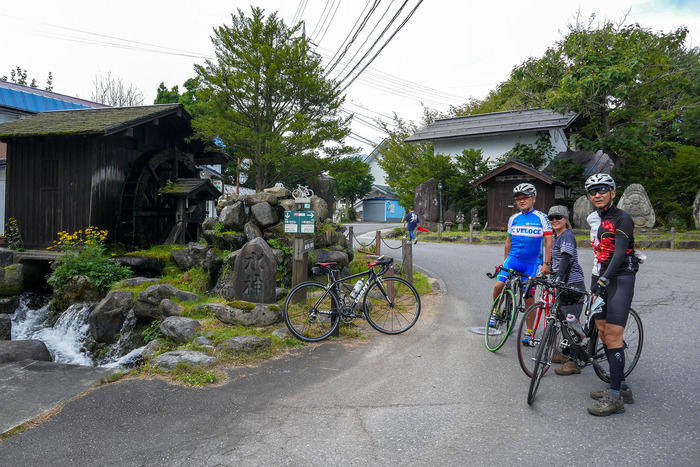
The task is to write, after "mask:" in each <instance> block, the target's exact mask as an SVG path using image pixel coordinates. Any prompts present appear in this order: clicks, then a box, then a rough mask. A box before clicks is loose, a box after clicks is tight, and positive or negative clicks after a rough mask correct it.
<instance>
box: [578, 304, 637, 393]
mask: <svg viewBox="0 0 700 467" xmlns="http://www.w3.org/2000/svg"><path fill="white" fill-rule="evenodd" d="M643 344H644V328H643V327H642V320H641V318H640V317H639V314H638V313H637V312H636V311H634V310H633V309H632V308H630V313H629V316H628V317H627V324H626V325H625V331H624V333H623V334H622V346H623V349H624V352H625V373H624V375H625V378H626V377H627V376H628V375H629V374H630V373H632V370H634V367H635V366H637V363H638V362H639V357H640V356H641V355H642V345H643ZM588 348H589V351H590V349H594V350H595V351H594V352H593V353H592V355H593V357H594V358H595V360H596V361H597V362H598V364H599V365H600V366H601V367H602V368H603V371H601V370H599V369H598V368H597V367H596V366H593V369H594V370H595V374H596V375H598V378H600V379H601V380H603V381H604V382H606V383H609V382H610V365H609V364H608V359H607V358H606V356H605V351H604V350H603V343H602V342H600V337H599V335H598V333H597V332H596V333H595V334H594V336H593V338H592V339H591V341H590V343H589V347H588Z"/></svg>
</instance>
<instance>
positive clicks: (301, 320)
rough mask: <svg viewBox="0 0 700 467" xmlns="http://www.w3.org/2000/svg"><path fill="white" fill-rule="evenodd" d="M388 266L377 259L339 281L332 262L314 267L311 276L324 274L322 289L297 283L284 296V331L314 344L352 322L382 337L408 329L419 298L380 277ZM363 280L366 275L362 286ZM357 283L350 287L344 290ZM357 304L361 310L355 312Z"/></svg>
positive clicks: (401, 282)
mask: <svg viewBox="0 0 700 467" xmlns="http://www.w3.org/2000/svg"><path fill="white" fill-rule="evenodd" d="M393 261H394V258H385V257H384V256H380V257H379V258H377V259H376V260H374V261H371V262H369V263H367V266H369V270H367V271H365V272H361V273H358V274H353V275H350V276H347V277H344V278H340V277H339V276H340V271H338V270H337V269H334V266H335V265H336V263H316V264H315V265H314V267H313V268H312V272H313V274H314V275H318V276H320V275H326V277H327V284H322V283H321V282H316V281H307V282H302V283H301V284H298V285H297V286H296V287H294V288H293V289H292V290H291V291H290V292H289V295H287V298H286V300H285V302H284V322H285V324H286V325H287V328H288V329H289V332H291V333H292V335H294V337H296V338H297V339H300V340H303V341H307V342H317V341H321V340H323V339H326V338H328V337H329V336H330V335H331V334H333V332H334V331H335V330H336V329H337V328H338V326H339V325H340V322H341V321H342V322H343V323H346V324H349V323H352V322H353V321H355V319H357V318H361V319H366V320H367V322H368V323H369V324H370V325H371V326H372V327H373V328H374V329H376V330H377V331H379V332H382V333H384V334H400V333H402V332H405V331H407V330H409V329H410V328H411V327H412V326H413V325H414V324H415V323H416V321H417V320H418V316H419V315H420V307H421V303H420V296H419V295H418V292H417V291H416V289H415V288H414V287H413V285H411V284H410V283H409V282H408V281H407V280H405V279H403V278H401V277H397V276H393V275H386V273H387V272H388V271H389V270H390V269H392V263H393ZM375 268H379V271H377V270H375ZM392 270H393V269H392ZM363 276H368V277H367V280H366V281H364V280H363ZM358 278H359V279H360V280H358V281H357V283H355V286H354V287H353V286H352V285H350V284H351V282H352V281H353V280H354V279H358ZM360 300H362V308H361V309H356V308H357V305H358V304H359V303H360Z"/></svg>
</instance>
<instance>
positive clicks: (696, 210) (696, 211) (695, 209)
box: [693, 191, 700, 229]
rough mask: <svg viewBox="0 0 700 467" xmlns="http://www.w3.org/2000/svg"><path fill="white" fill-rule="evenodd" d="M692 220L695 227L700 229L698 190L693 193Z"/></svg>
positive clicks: (699, 198) (699, 195)
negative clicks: (696, 192)
mask: <svg viewBox="0 0 700 467" xmlns="http://www.w3.org/2000/svg"><path fill="white" fill-rule="evenodd" d="M693 221H694V222H695V228H696V229H700V191H698V194H696V195H695V201H694V202H693Z"/></svg>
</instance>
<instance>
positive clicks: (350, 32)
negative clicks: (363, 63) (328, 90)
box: [325, 0, 377, 76]
mask: <svg viewBox="0 0 700 467" xmlns="http://www.w3.org/2000/svg"><path fill="white" fill-rule="evenodd" d="M371 1H372V0H367V3H366V4H365V7H364V8H363V9H362V11H361V12H360V16H358V17H357V19H356V20H355V24H353V25H352V27H351V28H350V30H349V31H348V35H347V36H345V39H343V42H341V43H340V46H339V47H338V50H336V51H335V53H334V54H333V56H332V57H331V58H330V60H329V61H328V63H330V64H332V63H333V61H334V60H335V57H337V56H338V53H339V52H340V51H341V50H342V49H343V47H344V46H345V44H346V42H348V39H350V36H351V35H352V33H353V31H354V30H355V28H356V27H357V24H358V23H359V22H360V20H361V19H362V15H363V14H364V13H365V10H366V9H367V7H368V6H369V4H370V2H371ZM375 3H377V1H376V0H375ZM350 44H352V42H350ZM348 47H349V45H348ZM346 50H347V49H346ZM341 58H342V57H341ZM325 76H328V72H326V73H325Z"/></svg>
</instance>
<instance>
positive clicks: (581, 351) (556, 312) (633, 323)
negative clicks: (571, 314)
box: [519, 277, 644, 404]
mask: <svg viewBox="0 0 700 467" xmlns="http://www.w3.org/2000/svg"><path fill="white" fill-rule="evenodd" d="M538 283H539V284H541V285H543V286H544V287H545V289H546V290H547V292H546V294H545V295H546V296H548V297H549V298H548V300H552V302H551V304H550V305H549V306H548V305H547V303H546V302H545V301H539V302H537V303H535V304H534V305H532V306H531V307H530V308H529V309H528V311H527V312H526V314H527V313H528V312H531V313H535V314H537V315H539V316H536V320H535V321H536V323H537V324H536V325H535V326H536V329H533V330H534V331H535V334H533V339H532V340H531V344H530V345H529V346H528V347H534V348H536V349H537V350H536V352H535V356H534V365H532V367H531V368H532V370H531V371H530V373H531V378H530V389H529V390H528V394H527V403H528V404H532V403H533V402H534V400H535V395H536V394H537V390H538V388H539V385H540V381H541V379H542V377H543V376H544V374H545V373H546V372H547V370H548V369H549V367H550V366H551V365H552V357H553V356H554V354H555V353H556V351H557V350H563V349H566V348H568V349H569V352H570V357H571V358H572V359H573V361H574V363H575V364H576V365H578V366H579V367H584V366H587V365H593V369H594V371H595V373H596V375H598V377H599V378H600V379H601V380H602V381H604V382H606V383H609V382H610V367H609V366H608V361H607V358H606V356H605V351H604V349H603V344H602V342H600V338H599V335H598V330H597V328H596V326H595V324H594V322H593V321H594V315H595V313H596V312H597V311H599V309H598V310H592V309H591V308H592V302H593V300H592V298H593V297H594V296H592V295H591V294H590V293H587V292H583V295H584V303H585V308H584V310H585V311H584V313H583V314H582V316H584V317H585V318H584V319H585V320H586V322H585V323H583V324H581V323H579V325H580V329H579V330H578V332H577V329H576V325H575V324H572V323H569V322H568V321H567V319H566V315H565V314H564V311H563V310H562V309H561V306H560V304H561V300H562V293H563V292H566V291H571V292H574V293H576V292H578V293H582V291H581V290H579V289H576V288H573V287H569V286H568V285H566V284H563V283H561V282H555V281H553V280H550V279H546V278H544V277H536V278H531V279H530V280H529V281H528V286H529V285H535V284H538ZM559 332H560V333H561V334H560V335H561V337H560V338H558V337H557V334H558V333H559ZM622 339H623V348H624V352H625V369H624V376H625V377H627V376H628V375H629V374H630V373H632V370H634V367H635V366H636V365H637V363H638V362H639V357H640V356H641V354H642V345H643V344H644V328H643V327H642V320H641V319H640V317H639V314H638V313H637V312H636V311H635V310H633V309H632V308H630V312H629V317H628V318H627V325H626V326H625V330H624V332H623V336H622ZM519 355H521V353H519ZM520 363H521V367H522V368H523V371H525V373H526V374H527V373H528V369H529V368H530V366H529V363H528V364H524V363H523V359H521V362H520Z"/></svg>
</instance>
